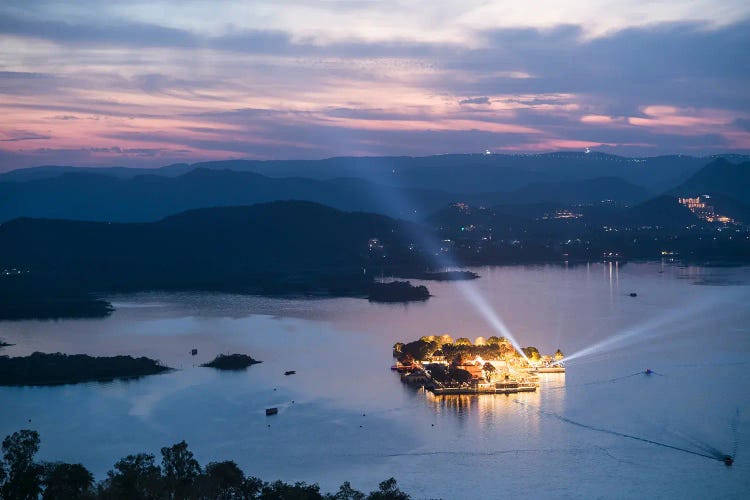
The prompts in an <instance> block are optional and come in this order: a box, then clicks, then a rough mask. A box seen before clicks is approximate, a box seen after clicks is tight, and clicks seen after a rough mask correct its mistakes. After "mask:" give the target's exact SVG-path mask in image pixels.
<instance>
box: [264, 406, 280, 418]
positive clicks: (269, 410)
mask: <svg viewBox="0 0 750 500" xmlns="http://www.w3.org/2000/svg"><path fill="white" fill-rule="evenodd" d="M277 413H279V409H278V408H276V407H274V408H266V416H267V417H268V416H269V415H276V414H277Z"/></svg>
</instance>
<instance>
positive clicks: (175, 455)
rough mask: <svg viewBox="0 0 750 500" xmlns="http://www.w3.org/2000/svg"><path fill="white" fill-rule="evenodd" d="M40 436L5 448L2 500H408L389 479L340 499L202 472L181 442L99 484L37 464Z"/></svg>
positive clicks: (73, 470) (309, 487) (130, 460)
mask: <svg viewBox="0 0 750 500" xmlns="http://www.w3.org/2000/svg"><path fill="white" fill-rule="evenodd" d="M39 444H40V439H39V433H37V432H36V431H33V430H20V431H18V432H14V433H13V434H12V435H10V436H7V437H6V438H5V439H4V440H3V443H2V451H3V461H2V462H0V497H1V498H7V499H19V500H26V499H29V500H30V499H37V498H39V496H41V498H42V499H45V500H54V499H65V500H83V499H102V500H147V499H148V500H162V499H163V500H167V499H169V500H177V499H195V500H202V499H225V500H230V499H232V500H234V499H237V500H240V499H242V500H245V499H247V500H255V499H258V500H272V499H280V500H285V499H288V500H292V499H293V500H308V499H309V500H316V499H331V500H365V499H367V500H388V499H394V500H407V499H408V498H409V495H407V494H406V493H404V492H402V491H401V490H399V489H398V486H397V485H396V480H395V479H393V478H391V479H388V480H386V481H383V482H382V483H380V487H379V488H378V489H377V490H375V491H373V492H371V493H369V494H368V495H365V494H364V493H362V492H361V491H357V490H355V489H354V488H352V487H351V485H350V484H349V483H348V482H345V483H344V484H342V485H341V487H340V488H339V491H338V492H336V493H332V494H331V493H328V494H324V493H321V492H320V487H319V486H318V485H317V484H307V483H304V482H302V483H294V484H290V483H284V482H282V481H275V482H272V483H268V482H265V481H262V480H260V479H258V478H256V477H252V476H246V475H245V473H244V472H243V471H242V470H241V469H240V468H239V467H238V466H237V464H236V463H234V462H232V461H224V462H211V463H209V464H208V465H206V466H205V467H201V465H200V464H199V463H198V461H197V460H196V459H195V458H194V456H193V453H192V452H191V451H190V450H189V449H188V445H187V443H185V441H182V442H181V443H177V444H175V445H173V446H170V447H164V448H162V449H161V456H162V459H161V465H158V464H157V463H156V461H155V460H156V459H155V457H154V455H151V454H147V453H139V454H137V455H128V456H127V457H125V458H122V459H120V460H119V461H118V462H117V463H115V465H114V467H113V468H112V469H111V470H110V471H109V472H107V477H106V478H105V479H104V480H103V481H100V482H98V483H95V482H94V477H93V475H92V474H91V472H89V471H88V470H87V469H86V467H84V466H83V465H81V464H69V463H63V462H41V463H40V462H37V461H35V460H34V456H35V455H36V453H37V451H39Z"/></svg>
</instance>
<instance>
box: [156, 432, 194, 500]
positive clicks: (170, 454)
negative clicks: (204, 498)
mask: <svg viewBox="0 0 750 500" xmlns="http://www.w3.org/2000/svg"><path fill="white" fill-rule="evenodd" d="M161 456H162V460H161V470H162V474H163V475H164V486H165V488H166V493H167V496H168V498H175V499H183V498H187V496H188V494H189V493H190V491H192V490H193V489H194V488H193V487H194V485H195V481H196V479H198V476H200V473H201V466H200V464H199V463H198V461H197V460H196V459H195V458H194V457H193V452H192V451H190V450H188V445H187V443H186V442H185V441H181V442H179V443H177V444H174V445H172V446H171V447H169V448H167V447H166V446H165V447H164V448H162V449H161Z"/></svg>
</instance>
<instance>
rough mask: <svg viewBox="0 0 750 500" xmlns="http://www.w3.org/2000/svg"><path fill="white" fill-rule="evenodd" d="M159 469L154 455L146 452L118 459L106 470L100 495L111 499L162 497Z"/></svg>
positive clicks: (150, 498) (125, 499) (138, 499)
mask: <svg viewBox="0 0 750 500" xmlns="http://www.w3.org/2000/svg"><path fill="white" fill-rule="evenodd" d="M162 489H163V488H162V481H161V470H160V469H159V466H158V465H156V464H155V463H154V456H153V455H151V454H146V453H139V454H137V455H128V456H127V457H125V458H123V459H120V461H118V462H117V463H116V464H115V466H114V470H111V471H109V472H107V479H106V481H105V482H104V484H102V485H101V487H100V491H101V493H102V494H101V495H100V496H101V497H102V498H105V499H112V500H120V499H122V500H153V499H157V498H161V497H162V495H161V494H162Z"/></svg>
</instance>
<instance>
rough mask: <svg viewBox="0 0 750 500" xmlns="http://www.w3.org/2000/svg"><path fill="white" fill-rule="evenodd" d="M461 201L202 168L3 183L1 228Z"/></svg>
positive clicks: (412, 209) (405, 207) (347, 182)
mask: <svg viewBox="0 0 750 500" xmlns="http://www.w3.org/2000/svg"><path fill="white" fill-rule="evenodd" d="M456 196H457V195H455V194H451V193H446V192H439V191H429V190H419V189H410V190H404V189H401V188H395V187H388V186H381V185H376V184H373V183H371V182H368V181H365V180H362V179H343V178H342V179H332V180H327V181H324V180H317V179H303V178H283V179H279V178H271V177H267V176H264V175H260V174H256V173H253V172H236V171H232V170H210V169H206V168H199V169H195V170H192V171H189V172H187V173H185V174H182V175H180V176H177V177H174V178H170V177H163V176H158V175H139V176H136V177H132V178H129V179H127V178H119V177H115V176H110V175H103V174H96V173H90V172H80V173H79V172H67V173H64V174H63V175H61V176H59V177H54V178H46V179H37V180H32V181H27V182H23V183H18V182H0V222H2V221H7V220H11V219H13V218H16V217H38V218H60V219H75V220H90V221H111V222H150V221H155V220H159V219H161V218H163V217H165V216H167V215H171V214H175V213H178V212H182V211H185V210H189V209H193V208H204V207H216V206H238V205H251V204H256V203H265V202H270V201H278V200H305V201H313V202H317V203H322V204H325V205H329V206H332V207H334V208H338V209H341V210H357V211H366V212H378V213H383V214H387V215H391V216H396V217H401V218H407V217H410V218H415V217H417V216H419V215H421V214H422V213H423V212H425V211H429V210H432V209H434V208H436V207H439V206H442V205H445V204H447V203H450V202H451V201H454V199H455V198H456Z"/></svg>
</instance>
